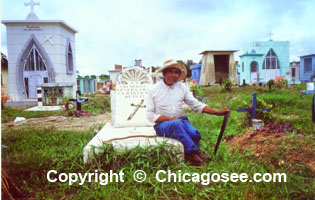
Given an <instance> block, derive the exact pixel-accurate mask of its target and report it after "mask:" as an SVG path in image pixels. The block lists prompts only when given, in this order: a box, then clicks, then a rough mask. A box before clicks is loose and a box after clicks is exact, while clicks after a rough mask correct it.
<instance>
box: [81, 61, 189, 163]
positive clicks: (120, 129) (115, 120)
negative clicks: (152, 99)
mask: <svg viewBox="0 0 315 200" xmlns="http://www.w3.org/2000/svg"><path fill="white" fill-rule="evenodd" d="M150 86H152V78H151V76H150V74H149V73H147V72H146V71H145V69H144V68H142V67H136V66H135V67H129V68H127V69H124V70H123V71H122V72H121V73H120V74H119V75H118V77H117V85H116V89H115V90H112V91H111V109H112V113H111V114H112V123H107V124H106V125H105V126H104V127H103V128H102V129H101V130H100V132H98V134H97V135H96V136H95V137H94V138H93V139H92V140H91V141H90V142H89V143H88V144H87V145H86V146H85V147H84V149H83V160H84V162H85V163H89V162H91V161H92V160H91V159H92V156H93V154H94V153H96V154H98V153H101V151H102V146H103V145H104V144H112V145H113V147H114V150H118V151H121V150H125V149H129V148H134V147H136V146H138V145H140V146H141V147H145V146H148V145H159V144H161V143H165V142H166V143H167V144H171V145H172V146H175V148H174V149H175V150H176V151H178V152H180V155H181V159H183V156H184V146H183V144H182V143H181V142H179V141H178V140H175V139H171V138H164V137H159V136H156V133H155V130H154V128H153V125H154V124H152V123H151V122H149V121H148V120H147V118H146V98H147V90H148V89H149V87H150ZM93 151H94V153H93Z"/></svg>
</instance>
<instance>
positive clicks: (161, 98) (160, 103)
mask: <svg viewBox="0 0 315 200" xmlns="http://www.w3.org/2000/svg"><path fill="white" fill-rule="evenodd" d="M183 101H184V102H185V103H186V104H187V105H188V106H189V107H191V109H193V110H194V111H197V112H200V113H202V110H203V109H204V107H205V106H206V104H203V103H201V102H199V101H198V100H197V99H196V98H195V97H194V96H193V95H192V94H191V92H190V91H189V90H188V88H187V87H186V86H185V85H184V84H183V83H181V82H176V83H175V84H173V85H172V86H168V85H166V84H165V83H164V81H160V82H159V83H157V84H155V85H154V86H153V87H152V88H151V89H150V90H149V91H148V97H147V106H146V107H147V119H148V120H149V121H150V122H153V123H154V122H155V121H156V120H157V119H158V118H159V117H160V116H167V117H180V116H182V115H183Z"/></svg>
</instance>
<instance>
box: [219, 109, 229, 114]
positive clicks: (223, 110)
mask: <svg viewBox="0 0 315 200" xmlns="http://www.w3.org/2000/svg"><path fill="white" fill-rule="evenodd" d="M217 113H218V115H226V114H230V110H229V109H228V108H222V109H221V110H218V111H217Z"/></svg>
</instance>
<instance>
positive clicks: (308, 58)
mask: <svg viewBox="0 0 315 200" xmlns="http://www.w3.org/2000/svg"><path fill="white" fill-rule="evenodd" d="M300 59H301V60H300V81H301V82H308V81H311V77H312V79H313V81H315V54H310V55H305V56H301V57H300Z"/></svg>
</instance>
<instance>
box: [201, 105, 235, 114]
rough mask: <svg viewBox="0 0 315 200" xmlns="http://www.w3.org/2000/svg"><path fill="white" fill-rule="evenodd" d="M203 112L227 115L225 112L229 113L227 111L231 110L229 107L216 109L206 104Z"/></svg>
mask: <svg viewBox="0 0 315 200" xmlns="http://www.w3.org/2000/svg"><path fill="white" fill-rule="evenodd" d="M202 112H203V113H207V114H212V115H220V116H222V115H225V114H227V113H230V110H229V109H228V108H223V109H221V110H215V109H213V108H210V107H208V106H206V107H205V108H204V109H203V111H202Z"/></svg>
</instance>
